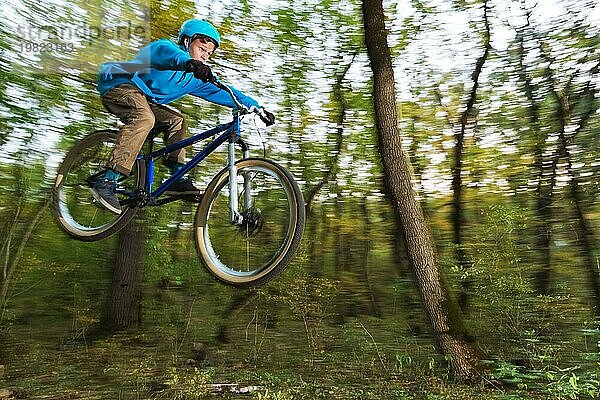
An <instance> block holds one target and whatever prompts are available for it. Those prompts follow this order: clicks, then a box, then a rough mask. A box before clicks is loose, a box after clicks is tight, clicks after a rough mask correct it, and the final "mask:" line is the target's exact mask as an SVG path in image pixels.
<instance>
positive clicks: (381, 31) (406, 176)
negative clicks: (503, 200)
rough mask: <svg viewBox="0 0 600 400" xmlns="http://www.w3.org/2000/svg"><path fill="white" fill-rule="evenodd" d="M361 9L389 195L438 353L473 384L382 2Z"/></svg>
mask: <svg viewBox="0 0 600 400" xmlns="http://www.w3.org/2000/svg"><path fill="white" fill-rule="evenodd" d="M362 9H363V21H364V27H365V29H364V31H365V43H366V46H367V52H368V55H369V60H370V62H371V68H372V70H373V78H374V81H373V104H374V110H375V124H376V128H377V138H378V145H379V151H380V154H381V160H382V164H383V170H384V178H385V179H384V180H385V185H386V186H387V188H386V189H387V192H388V193H389V194H390V197H391V201H392V205H393V207H394V210H395V217H396V220H397V223H398V224H400V226H401V227H402V230H403V233H404V237H405V240H406V248H407V251H408V258H409V261H410V264H411V267H412V268H413V270H414V273H415V277H416V281H417V286H418V288H419V291H420V292H421V295H422V297H423V301H424V304H425V309H426V310H427V314H428V316H429V319H430V321H431V324H432V328H433V332H434V334H435V336H436V338H437V340H438V343H439V346H440V349H441V351H442V352H443V353H444V354H446V355H447V356H448V359H449V362H450V366H451V368H452V370H453V372H454V373H455V375H457V376H458V377H461V378H465V379H469V378H473V377H474V376H475V375H476V373H477V364H478V359H477V357H476V355H475V351H474V349H473V347H472V345H471V343H469V341H468V340H467V334H466V331H465V328H464V326H463V325H462V319H461V315H460V310H459V308H458V306H457V305H456V303H455V302H454V301H453V299H452V298H451V297H450V294H449V292H448V290H447V288H445V287H444V285H443V283H442V278H441V275H440V271H439V270H438V266H437V264H436V259H435V251H434V247H433V243H432V240H431V236H430V234H429V228H428V226H427V223H426V221H425V217H424V214H423V210H422V209H421V206H420V204H419V203H418V202H417V200H416V196H415V194H414V192H413V189H412V185H411V179H412V176H411V175H412V173H411V166H410V163H409V162H408V160H407V157H406V155H405V154H404V152H403V151H402V149H401V140H400V130H399V128H398V117H397V111H396V88H395V83H394V71H393V68H392V60H391V55H390V51H389V48H388V45H387V34H386V30H385V24H384V19H385V16H384V12H383V5H382V0H363V3H362Z"/></svg>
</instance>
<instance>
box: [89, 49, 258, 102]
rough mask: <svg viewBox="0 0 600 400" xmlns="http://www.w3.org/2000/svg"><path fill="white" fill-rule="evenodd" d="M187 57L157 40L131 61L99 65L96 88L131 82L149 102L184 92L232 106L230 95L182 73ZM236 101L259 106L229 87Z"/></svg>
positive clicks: (103, 92)
mask: <svg viewBox="0 0 600 400" xmlns="http://www.w3.org/2000/svg"><path fill="white" fill-rule="evenodd" d="M190 59H191V57H190V55H189V53H188V52H186V51H184V50H183V49H182V48H181V47H179V46H178V45H176V44H175V43H173V42H172V41H170V40H168V39H162V40H157V41H155V42H152V43H150V44H149V45H148V46H146V47H144V48H143V49H141V50H140V52H139V53H138V55H137V56H136V57H135V59H134V60H132V61H124V62H109V63H104V64H102V65H101V66H100V72H99V73H98V91H99V92H100V95H102V96H103V95H104V94H105V93H106V92H108V91H109V90H110V89H112V88H114V87H117V86H119V85H123V84H134V85H136V86H137V87H138V88H140V90H141V91H142V92H144V94H145V95H146V96H147V97H148V99H150V100H151V101H153V102H155V103H159V104H168V103H171V102H172V101H175V100H177V99H179V98H181V97H183V96H185V95H186V94H191V95H193V96H197V97H200V98H202V99H205V100H208V101H211V102H213V103H217V104H221V105H223V106H227V107H231V108H233V107H235V104H234V103H233V101H232V100H231V96H230V95H229V93H227V92H226V91H224V90H221V89H219V88H217V87H216V86H215V85H213V84H212V83H204V82H202V81H201V80H200V79H196V78H194V75H193V74H191V73H185V67H186V63H187V61H188V60H190ZM231 89H232V90H233V92H234V93H235V95H236V97H237V98H238V100H239V101H240V103H242V104H244V105H245V106H247V107H252V106H255V107H259V105H258V103H257V102H256V100H254V99H253V98H251V97H249V96H246V95H245V94H243V93H242V92H240V91H239V90H237V89H235V88H233V87H231Z"/></svg>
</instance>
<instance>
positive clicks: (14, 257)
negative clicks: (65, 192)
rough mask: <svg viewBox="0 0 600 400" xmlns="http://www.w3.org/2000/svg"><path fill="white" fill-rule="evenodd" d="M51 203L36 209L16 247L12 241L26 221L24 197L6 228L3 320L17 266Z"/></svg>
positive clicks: (0, 298)
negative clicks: (23, 212)
mask: <svg viewBox="0 0 600 400" xmlns="http://www.w3.org/2000/svg"><path fill="white" fill-rule="evenodd" d="M50 202H51V198H50V197H47V198H45V199H44V200H43V202H42V203H41V204H40V205H39V206H38V207H36V208H37V209H38V211H37V213H36V214H35V216H34V217H33V219H32V220H31V221H29V222H28V223H27V228H26V229H25V232H24V233H23V236H21V237H20V238H19V240H18V241H17V242H16V243H15V246H13V244H12V239H13V238H14V236H15V234H16V233H15V231H16V229H17V226H18V225H19V224H21V223H24V221H22V220H21V218H20V217H21V209H22V206H23V197H22V198H21V199H20V200H19V204H18V206H17V208H16V210H15V215H14V218H12V219H11V221H9V222H8V226H7V227H6V228H7V229H6V237H5V238H4V243H3V244H2V251H0V256H2V259H3V262H2V273H1V275H0V319H2V318H1V316H2V314H3V312H4V307H6V303H7V301H8V291H9V288H10V285H11V284H12V280H13V277H14V274H15V272H16V270H17V266H18V265H19V261H20V260H21V257H22V256H23V252H24V251H25V246H26V245H27V243H28V242H29V240H30V239H31V237H32V235H33V232H34V230H35V228H36V227H37V225H38V224H39V222H40V221H41V219H42V218H43V216H44V215H45V214H46V211H47V210H48V207H49V206H50Z"/></svg>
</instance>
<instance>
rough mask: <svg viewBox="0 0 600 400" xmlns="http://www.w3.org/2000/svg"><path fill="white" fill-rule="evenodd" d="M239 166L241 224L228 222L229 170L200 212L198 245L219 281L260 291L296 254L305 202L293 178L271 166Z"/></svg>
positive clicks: (210, 188) (204, 200) (207, 194)
mask: <svg viewBox="0 0 600 400" xmlns="http://www.w3.org/2000/svg"><path fill="white" fill-rule="evenodd" d="M236 166H237V174H238V190H237V193H238V197H239V199H238V204H239V209H238V210H237V211H238V212H239V213H240V214H241V215H242V216H243V221H242V222H241V223H240V224H232V223H231V222H230V221H231V216H230V206H229V170H228V169H227V168H226V169H223V170H222V171H221V172H219V174H217V176H216V177H215V178H214V179H213V181H212V182H211V183H210V184H209V185H208V187H207V189H206V192H205V193H204V197H203V198H202V202H201V203H200V205H199V206H198V210H197V212H196V223H195V236H196V245H197V248H198V253H199V255H200V257H201V258H202V260H203V261H204V264H205V265H206V267H207V269H208V271H209V272H210V273H211V274H212V275H213V276H215V277H216V278H217V279H218V280H220V281H222V282H224V283H227V284H230V285H234V286H242V287H249V286H259V285H263V284H265V283H266V282H268V281H270V280H271V279H273V278H274V277H275V276H277V275H278V274H279V273H280V272H281V271H282V270H283V269H284V268H285V267H286V266H287V265H288V264H289V262H290V261H291V259H292V258H293V256H294V254H295V253H296V251H297V250H298V246H299V245H300V240H301V238H302V232H303V230H304V220H305V209H304V199H303V197H302V192H301V191H300V188H299V187H298V185H297V184H296V182H295V181H294V178H293V177H292V175H291V174H290V173H289V172H288V171H287V170H285V169H284V168H283V167H281V166H279V165H277V164H275V163H273V162H272V161H268V160H264V159H247V160H241V161H238V162H237V163H236ZM245 182H246V184H245ZM248 183H249V185H248ZM247 187H250V188H251V193H252V196H251V198H252V203H251V204H250V205H247V204H245V198H246V197H245V192H244V190H245V188H247Z"/></svg>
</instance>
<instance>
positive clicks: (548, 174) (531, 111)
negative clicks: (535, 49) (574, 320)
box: [517, 25, 556, 295]
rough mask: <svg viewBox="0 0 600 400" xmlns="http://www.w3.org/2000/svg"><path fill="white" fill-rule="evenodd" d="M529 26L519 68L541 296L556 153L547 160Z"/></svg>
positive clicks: (546, 276) (548, 271)
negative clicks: (530, 63)
mask: <svg viewBox="0 0 600 400" xmlns="http://www.w3.org/2000/svg"><path fill="white" fill-rule="evenodd" d="M528 27H529V25H526V26H525V27H523V28H520V29H519V31H518V32H517V34H518V35H517V39H518V43H519V46H518V55H519V60H518V61H519V66H518V71H517V73H518V76H519V79H520V80H521V83H522V85H523V89H524V91H525V97H526V98H527V102H528V104H527V119H528V123H529V129H530V130H531V131H532V132H533V134H534V135H535V149H534V157H535V161H534V164H535V173H536V174H537V176H536V179H537V187H536V190H535V194H536V199H535V215H536V221H535V224H534V225H535V235H534V237H535V239H534V240H535V245H534V250H536V251H537V252H538V253H540V254H541V260H538V259H537V257H536V260H535V261H536V265H539V267H538V269H537V271H536V272H535V274H534V279H533V284H534V287H535V290H536V291H537V292H538V293H539V294H543V295H547V294H549V289H550V282H551V276H552V264H551V260H552V257H551V252H550V241H551V239H552V225H551V222H552V187H553V186H554V181H555V179H556V167H555V165H556V162H555V161H554V158H555V157H556V153H555V152H553V153H552V154H550V156H544V152H545V151H546V141H547V135H546V134H544V133H543V132H542V130H541V129H540V104H539V103H538V101H537V100H536V98H535V94H534V91H535V87H534V84H533V81H532V79H531V77H530V76H529V74H528V73H527V67H526V65H525V55H526V53H527V52H526V50H525V37H526V36H528V34H530V33H531V32H530V30H526V29H525V28H528ZM548 165H550V167H551V168H548Z"/></svg>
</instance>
